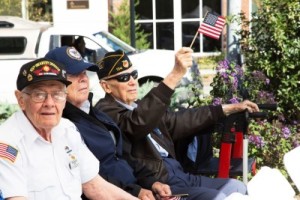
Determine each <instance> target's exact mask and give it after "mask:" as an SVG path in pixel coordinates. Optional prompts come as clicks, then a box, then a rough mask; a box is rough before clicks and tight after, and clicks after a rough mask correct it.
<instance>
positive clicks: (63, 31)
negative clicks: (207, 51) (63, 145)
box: [0, 16, 198, 103]
mask: <svg viewBox="0 0 300 200" xmlns="http://www.w3.org/2000/svg"><path fill="white" fill-rule="evenodd" d="M78 27H80V26H79V25H77V26H76V27H65V28H61V27H55V26H52V25H50V24H48V23H46V24H45V23H38V22H33V21H28V20H24V19H22V18H18V17H10V16H0V66H1V67H2V68H5V70H4V69H2V70H1V71H2V72H1V75H2V78H1V83H0V94H1V95H0V103H1V102H9V103H16V100H15V97H14V90H15V88H16V86H15V85H16V84H15V80H16V77H17V74H18V71H19V69H20V67H21V66H22V65H23V64H24V63H26V62H29V61H30V60H34V59H37V58H40V57H43V56H44V55H45V54H46V53H47V52H48V51H49V50H51V49H54V48H56V47H60V46H62V45H64V44H63V42H64V39H65V38H69V39H71V40H75V39H76V38H78V37H79V36H82V37H83V38H84V41H85V43H86V48H89V49H91V50H92V51H93V52H94V56H91V57H88V58H87V59H88V61H89V62H96V61H97V60H100V59H102V58H103V56H104V54H105V53H107V52H111V51H115V50H117V49H121V50H123V51H125V52H126V53H127V54H128V56H129V58H130V60H131V61H132V63H133V65H134V66H135V68H136V69H137V70H138V71H139V78H138V81H139V83H140V85H141V84H144V83H145V82H147V81H148V80H149V81H154V82H159V81H161V80H162V79H163V78H164V77H165V76H166V75H167V74H168V73H169V72H170V71H171V69H172V68H173V66H174V62H175V52H174V51H171V50H152V49H147V50H137V49H135V48H133V47H132V46H130V45H128V44H126V43H125V42H123V41H121V40H120V39H118V38H117V37H115V36H113V35H112V34H110V33H108V32H105V31H99V30H97V28H93V27H91V29H88V30H87V29H80V28H78ZM193 72H196V73H198V67H197V65H196V64H194V65H193V67H192V68H191V71H190V72H189V73H187V75H186V77H185V78H184V79H183V81H182V84H183V85H185V84H187V83H189V82H190V81H192V80H193V78H192V73H193ZM89 75H90V78H91V91H92V92H93V93H94V94H95V99H97V98H100V97H103V95H104V93H103V91H102V89H101V88H100V86H99V83H98V78H97V76H96V75H95V74H93V73H91V74H89Z"/></svg>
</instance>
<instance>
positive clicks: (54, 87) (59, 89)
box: [15, 81, 66, 132]
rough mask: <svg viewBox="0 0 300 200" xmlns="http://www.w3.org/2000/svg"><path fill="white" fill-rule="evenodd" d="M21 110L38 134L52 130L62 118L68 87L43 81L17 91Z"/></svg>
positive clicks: (54, 82) (56, 82)
mask: <svg viewBox="0 0 300 200" xmlns="http://www.w3.org/2000/svg"><path fill="white" fill-rule="evenodd" d="M15 94H16V97H17V99H18V103H19V106H20V108H21V109H22V110H23V111H24V113H25V115H26V116H27V118H28V119H29V121H30V122H31V123H32V125H33V126H34V127H35V128H36V129H37V131H38V132H40V131H43V130H51V129H52V128H53V127H55V126H56V125H57V124H58V123H59V121H60V119H61V116H62V111H63V109H64V107H65V103H66V86H65V85H64V84H63V83H61V82H59V81H42V82H39V83H35V84H32V85H29V86H27V87H26V88H24V89H23V90H22V91H16V93H15Z"/></svg>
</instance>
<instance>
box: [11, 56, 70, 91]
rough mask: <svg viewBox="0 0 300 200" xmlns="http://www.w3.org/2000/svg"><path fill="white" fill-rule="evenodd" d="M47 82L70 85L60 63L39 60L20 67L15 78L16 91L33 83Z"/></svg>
mask: <svg viewBox="0 0 300 200" xmlns="http://www.w3.org/2000/svg"><path fill="white" fill-rule="evenodd" d="M49 80H56V81H60V82H62V83H64V84H65V85H66V86H68V85H69V84H71V82H70V81H68V80H67V77H66V70H65V68H64V66H63V65H62V64H61V63H58V62H56V61H54V60H51V59H48V58H40V59H37V60H34V61H31V62H28V63H26V64H24V65H23V66H22V67H21V69H20V72H19V75H18V78H17V89H18V90H22V89H24V88H25V87H26V86H28V85H31V84H33V83H37V82H40V81H49Z"/></svg>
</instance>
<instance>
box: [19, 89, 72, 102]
mask: <svg viewBox="0 0 300 200" xmlns="http://www.w3.org/2000/svg"><path fill="white" fill-rule="evenodd" d="M23 93H24V94H27V95H29V96H30V98H31V99H32V100H33V101H34V102H36V103H41V102H44V101H45V100H46V99H47V97H48V94H50V95H51V97H52V99H53V100H54V101H55V102H63V101H65V100H66V99H67V93H66V92H64V91H55V92H51V93H48V92H44V91H33V92H31V93H29V92H23Z"/></svg>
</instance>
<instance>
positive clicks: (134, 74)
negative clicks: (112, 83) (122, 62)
mask: <svg viewBox="0 0 300 200" xmlns="http://www.w3.org/2000/svg"><path fill="white" fill-rule="evenodd" d="M131 76H132V78H133V79H137V77H138V71H137V70H133V71H132V72H131V73H124V74H120V75H118V76H114V77H110V78H107V79H104V80H106V81H107V80H111V79H116V80H117V81H118V82H128V81H129V80H130V77H131Z"/></svg>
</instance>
